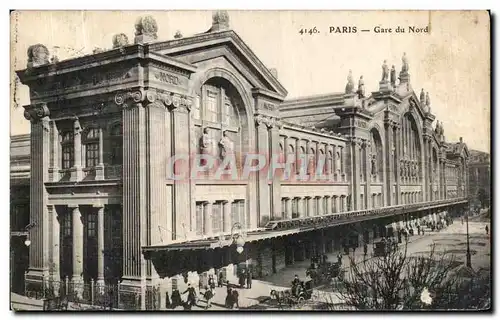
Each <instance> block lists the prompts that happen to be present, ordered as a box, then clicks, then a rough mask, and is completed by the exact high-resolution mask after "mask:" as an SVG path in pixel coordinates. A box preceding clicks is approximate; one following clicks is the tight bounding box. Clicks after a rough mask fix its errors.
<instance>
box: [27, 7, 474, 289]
mask: <svg viewBox="0 0 500 320" xmlns="http://www.w3.org/2000/svg"><path fill="white" fill-rule="evenodd" d="M214 21H215V22H214V23H216V24H217V25H216V26H215V27H214V28H212V29H211V30H210V31H209V32H207V33H202V34H198V35H195V36H191V37H182V38H176V39H175V40H171V41H164V42H155V41H153V40H155V39H154V38H155V36H156V31H157V25H156V22H155V23H153V22H152V21H151V18H150V17H148V19H142V20H141V19H139V20H138V27H137V30H138V34H137V35H136V41H135V42H136V44H134V45H127V46H122V45H120V46H119V48H116V49H112V50H109V51H105V52H101V53H96V54H94V55H92V56H84V57H80V58H75V59H71V60H66V61H61V62H58V63H53V64H47V63H45V64H41V65H36V66H35V65H34V64H33V65H30V66H29V68H28V69H27V70H20V71H18V72H17V73H18V76H19V78H20V79H21V81H22V82H23V83H24V84H26V85H28V86H29V87H30V89H32V90H30V92H32V95H31V97H30V98H31V104H30V105H28V106H25V110H26V111H25V117H26V119H27V120H29V121H31V135H30V146H31V150H30V157H31V167H30V184H29V185H30V204H31V206H30V221H32V222H36V224H37V226H36V227H35V228H33V229H31V230H30V235H29V236H30V238H31V239H32V245H31V246H30V248H29V251H30V252H29V257H30V261H29V266H30V267H29V272H28V273H27V275H26V280H27V281H28V282H30V283H40V282H42V281H44V280H45V279H48V278H50V277H52V278H54V279H60V278H61V277H64V276H69V278H70V279H72V281H73V282H74V283H79V282H85V281H88V279H90V278H92V279H96V280H98V281H99V282H110V281H115V280H116V279H118V280H119V281H120V286H121V290H122V291H123V294H124V295H127V294H130V293H133V292H135V291H137V290H138V288H139V287H140V286H141V282H142V281H144V280H145V281H146V283H147V284H148V285H154V284H157V283H161V284H162V285H166V286H170V289H169V290H171V288H172V286H174V285H173V283H179V286H182V285H185V282H184V284H182V283H183V281H177V280H175V281H174V280H173V279H179V280H180V278H179V274H180V273H181V272H187V271H189V272H191V273H189V276H188V278H189V279H190V280H189V281H196V280H194V279H198V278H199V276H200V275H202V274H203V272H205V273H206V272H215V271H214V270H215V266H214V265H217V266H218V267H217V268H219V267H223V268H225V269H224V270H225V272H226V273H228V274H232V275H233V276H234V274H235V272H237V271H234V268H235V267H234V266H233V265H235V266H236V265H242V264H243V265H247V266H248V265H253V267H255V268H256V270H258V272H257V273H258V274H262V275H265V274H270V273H275V272H277V271H279V270H280V269H282V268H283V267H284V266H285V265H286V264H290V263H293V261H294V260H301V259H306V258H307V257H311V256H312V255H313V254H315V253H318V252H325V251H327V250H333V248H334V247H337V248H338V247H339V246H340V244H339V243H340V241H341V240H340V239H337V238H336V239H333V238H331V237H326V238H325V236H323V235H321V236H320V235H319V234H318V233H315V235H314V239H313V240H307V241H306V242H307V244H306V243H305V242H304V241H305V240H304V239H302V238H300V236H299V237H298V238H297V236H282V237H280V238H279V239H278V238H276V239H275V240H273V241H271V240H263V241H261V240H260V239H258V237H259V232H258V231H257V230H262V229H263V228H267V229H268V230H270V229H269V225H270V224H271V225H272V223H273V222H276V221H278V222H279V221H287V220H294V219H295V220H297V221H302V220H304V219H308V218H311V217H317V216H319V217H322V216H325V217H326V216H328V217H330V216H335V215H340V214H343V213H346V212H353V211H360V210H370V209H383V208H387V207H391V206H398V205H409V204H417V203H422V204H429V203H430V202H432V201H438V200H444V199H450V198H456V200H457V202H459V201H461V200H463V198H464V197H465V195H466V194H465V190H467V188H466V183H467V180H466V179H463V180H462V179H460V177H461V176H462V175H464V174H465V172H467V157H468V151H467V147H466V146H465V145H464V144H461V145H460V147H459V148H449V146H448V145H447V144H446V143H445V142H444V136H442V135H440V134H438V133H436V132H435V131H434V130H433V128H432V123H433V121H434V119H435V118H434V116H433V115H432V114H431V113H430V107H429V108H427V107H426V106H424V105H422V103H421V102H420V101H419V100H418V99H417V97H416V95H415V93H414V92H413V90H412V89H411V86H410V85H409V74H407V73H408V70H406V71H405V74H404V76H403V77H401V83H399V84H398V86H396V87H395V88H393V86H391V85H387V84H386V83H381V90H380V91H377V92H373V93H372V95H371V96H370V97H368V98H365V97H364V96H361V97H360V96H358V95H357V94H356V93H352V92H351V91H352V90H351V91H350V92H348V93H345V94H344V93H339V94H330V95H324V96H315V97H304V98H300V99H295V100H285V98H286V95H287V91H286V90H285V88H284V87H283V86H282V85H281V84H280V83H279V81H278V80H277V73H276V72H273V73H271V71H270V70H269V69H268V68H266V67H265V66H264V65H263V64H262V62H260V60H259V59H258V58H257V57H256V56H255V55H254V54H253V52H252V51H251V50H250V49H249V48H248V47H247V45H246V44H245V43H244V42H243V41H242V40H241V39H240V37H239V36H238V35H237V34H236V33H235V32H234V31H232V30H230V29H228V28H227V26H228V23H229V22H228V18H227V15H221V14H219V15H214ZM146 22H147V23H146ZM146 27H147V28H146ZM150 29H151V30H150ZM146 31H147V32H146ZM148 32H149V33H148ZM145 36H147V37H149V38H148V41H143V40H144V38H145ZM139 38H140V39H139ZM208 44H210V46H208ZM54 71H57V73H55V72H54ZM34 92H36V95H35V94H34ZM305 115H306V116H305ZM325 115H330V116H331V117H329V120H325V121H320V120H321V119H324V118H325ZM204 134H206V136H204ZM224 137H225V138H227V139H228V140H226V141H229V142H230V143H229V144H226V146H231V148H229V147H227V148H229V149H224V150H225V152H227V151H228V150H230V151H231V152H234V154H235V155H237V158H238V159H240V160H241V163H244V161H245V159H247V158H248V155H249V154H259V155H263V156H264V157H266V158H267V159H269V158H270V156H271V155H277V154H280V155H282V156H283V157H285V158H286V159H288V158H290V159H293V160H294V161H295V163H296V164H295V165H292V169H291V171H292V172H293V173H300V166H298V165H297V164H298V163H299V162H298V161H299V159H304V160H301V161H308V162H307V163H306V165H305V166H303V167H304V168H306V169H305V170H306V171H307V172H306V173H311V174H314V173H318V172H319V173H320V175H319V176H320V178H317V177H315V179H309V180H306V181H298V180H295V179H285V178H283V177H282V176H281V175H273V176H272V177H271V178H270V177H269V175H268V172H267V171H263V170H261V171H259V172H256V173H255V174H253V175H250V176H249V177H247V178H244V179H241V178H238V179H216V178H214V176H213V175H212V173H210V172H204V173H203V174H201V175H199V176H196V178H188V179H174V178H173V175H172V174H173V172H171V170H170V169H171V168H172V166H170V164H171V163H169V161H171V160H169V159H172V156H173V155H192V154H198V153H199V152H200V149H201V148H202V146H203V150H204V152H205V151H206V152H214V151H213V150H221V149H220V148H221V147H220V145H221V143H222V142H221V141H223V138H224ZM200 141H201V142H200ZM212 147H213V148H212ZM320 158H321V159H324V162H323V164H322V166H321V167H319V166H318V165H317V163H318V162H317V161H316V160H317V159H320ZM311 159H312V160H311ZM190 160H191V159H190ZM223 160H224V156H221V158H220V161H223ZM309 162H310V163H311V165H309V164H310V163H309ZM186 163H188V162H186ZM236 163H237V164H241V163H238V162H236ZM219 164H220V163H219ZM185 166H186V167H184V169H186V168H187V169H192V167H193V166H194V165H193V164H192V163H188V164H185ZM175 168H176V170H178V169H182V165H179V166H177V165H176V167H175ZM451 168H453V170H455V171H453V172H454V175H453V176H452V175H451V174H450V175H448V172H449V170H451ZM188 171H189V170H188ZM450 172H451V171H450ZM450 204H453V202H450ZM398 219H399V218H398ZM380 223H385V224H387V221H385V220H384V221H382V220H381V222H380ZM235 225H238V226H239V229H242V230H244V233H245V234H247V237H248V238H250V237H251V236H255V237H257V239H256V240H255V242H251V243H248V244H245V252H247V253H246V257H245V258H242V257H241V256H239V257H236V258H235V257H234V252H233V253H231V252H229V251H228V249H227V248H231V250H233V249H232V247H231V245H232V244H231V243H230V244H229V246H228V245H221V246H220V248H218V247H217V248H216V247H213V246H212V247H210V250H212V249H213V250H215V251H217V250H218V251H217V257H219V256H220V259H219V258H217V259H218V261H217V262H216V261H214V262H213V264H214V265H207V261H209V260H207V259H208V258H207V257H205V256H203V254H202V253H199V250H196V248H194V249H193V248H189V246H186V247H182V245H183V243H186V242H187V241H191V242H193V241H194V243H195V244H198V243H200V244H201V243H202V242H203V241H205V242H206V241H207V239H208V241H212V243H213V242H214V241H216V240H217V239H218V238H220V237H222V238H224V237H227V236H229V235H234V230H233V229H234V226H235ZM116 226H119V228H116ZM364 227H365V228H366V227H367V225H364ZM362 229H363V228H362V227H360V226H358V229H357V230H358V231H359V230H362ZM369 229H370V230H371V226H370V227H369ZM240 231H241V230H240ZM242 232H243V231H242ZM242 234H243V233H242ZM360 234H361V231H360ZM89 239H90V240H89ZM294 241H295V242H294ZM356 242H358V240H356ZM292 243H296V244H299V245H298V246H296V249H294V250H289V249H288V250H287V249H286V247H287V246H290V245H291V244H292ZM66 244H67V245H66ZM178 245H179V246H181V247H180V248H181V250H180V251H181V253H180V256H179V258H178V259H181V260H176V259H177V258H176V259H173V258H169V260H168V259H167V260H168V261H176V262H178V264H176V265H175V267H176V268H177V269H175V268H174V269H175V270H163V269H164V267H165V265H162V263H163V264H168V262H158V261H160V260H161V259H160V258H158V256H155V257H156V258H152V257H151V256H148V255H145V254H143V252H144V251H145V250H146V249H148V250H150V249H151V250H153V251H155V250H156V251H162V250H164V252H166V253H165V254H168V252H169V250H170V249H169V248H172V247H174V246H178ZM162 248H163V249H162ZM224 248H225V249H224ZM157 249H158V250H157ZM190 250H193V251H192V253H191V251H190ZM61 251H63V252H61ZM109 252H114V253H115V256H114V258H116V259H117V260H116V259H115V260H114V261H119V264H118V266H117V265H116V264H115V265H114V267H111V271H105V270H107V267H108V265H109V261H110V260H109ZM182 252H184V253H185V254H183V253H182ZM161 254H163V253H160V255H161ZM165 257H166V256H165ZM158 259H160V260H158ZM162 259H163V258H162ZM193 259H194V260H193ZM210 259H212V258H210ZM213 259H216V258H213ZM219 260H220V261H219ZM161 261H164V260H161ZM165 261H166V260H165ZM49 266H53V267H50V268H49ZM54 266H55V267H54ZM166 269H168V267H167V268H166ZM210 270H212V271H210ZM113 279H114V280H113ZM176 286H177V284H176Z"/></svg>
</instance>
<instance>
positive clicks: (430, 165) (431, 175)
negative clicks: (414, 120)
mask: <svg viewBox="0 0 500 320" xmlns="http://www.w3.org/2000/svg"><path fill="white" fill-rule="evenodd" d="M429 148H430V151H429V154H430V163H429V170H430V179H429V190H430V192H429V200H430V201H433V200H434V180H435V179H436V177H435V176H434V152H433V150H432V146H431V144H429Z"/></svg>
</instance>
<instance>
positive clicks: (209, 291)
mask: <svg viewBox="0 0 500 320" xmlns="http://www.w3.org/2000/svg"><path fill="white" fill-rule="evenodd" d="M203 297H204V298H205V300H207V305H206V306H205V310H206V309H208V308H211V307H212V298H213V297H214V291H213V289H212V288H209V287H206V288H205V294H204V295H203Z"/></svg>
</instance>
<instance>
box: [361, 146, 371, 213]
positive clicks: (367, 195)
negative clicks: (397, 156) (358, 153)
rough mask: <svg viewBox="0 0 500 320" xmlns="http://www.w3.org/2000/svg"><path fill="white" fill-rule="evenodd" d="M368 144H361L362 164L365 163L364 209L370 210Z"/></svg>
mask: <svg viewBox="0 0 500 320" xmlns="http://www.w3.org/2000/svg"><path fill="white" fill-rule="evenodd" d="M370 145H371V144H370V143H369V142H367V141H364V142H363V144H362V150H363V154H364V162H365V181H366V185H365V187H366V188H365V195H366V197H365V198H366V199H365V203H366V205H365V208H366V209H370V208H372V203H371V197H369V194H370V193H371V180H372V179H371V176H372V175H371V168H370Z"/></svg>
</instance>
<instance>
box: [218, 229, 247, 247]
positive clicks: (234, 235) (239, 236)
mask: <svg viewBox="0 0 500 320" xmlns="http://www.w3.org/2000/svg"><path fill="white" fill-rule="evenodd" d="M238 230H239V231H238ZM245 239H246V235H245V232H244V231H243V227H242V225H241V223H239V222H236V223H235V224H233V226H232V227H231V236H230V237H229V240H228V241H226V240H225V237H224V235H220V236H219V246H220V247H223V246H225V245H231V244H233V243H234V244H236V252H238V253H239V254H241V253H243V251H244V246H245Z"/></svg>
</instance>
